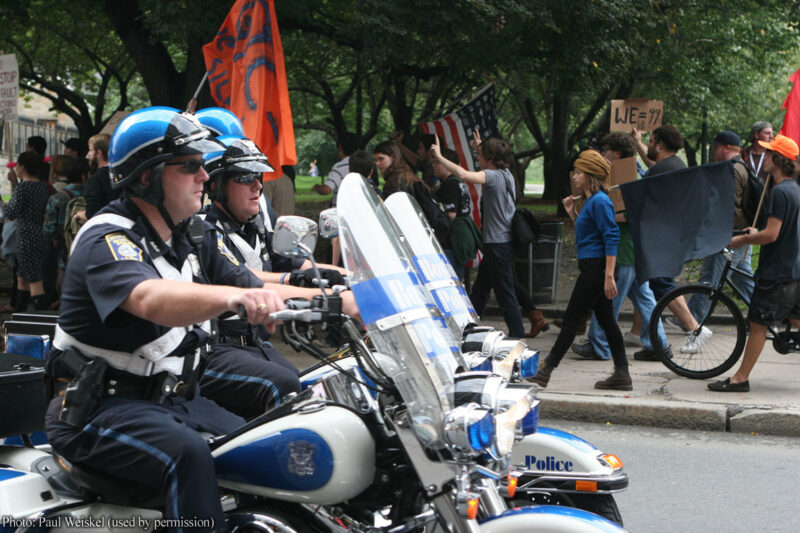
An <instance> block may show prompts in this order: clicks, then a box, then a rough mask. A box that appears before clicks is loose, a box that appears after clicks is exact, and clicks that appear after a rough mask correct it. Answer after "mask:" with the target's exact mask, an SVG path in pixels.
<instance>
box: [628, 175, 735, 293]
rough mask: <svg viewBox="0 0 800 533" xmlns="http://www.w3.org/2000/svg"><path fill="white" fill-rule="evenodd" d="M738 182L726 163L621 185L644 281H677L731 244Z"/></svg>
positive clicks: (639, 273)
mask: <svg viewBox="0 0 800 533" xmlns="http://www.w3.org/2000/svg"><path fill="white" fill-rule="evenodd" d="M734 179H735V178H734V175H733V165H732V164H731V163H730V162H729V161H725V162H722V163H714V164H710V165H703V166H699V167H692V168H687V169H683V170H677V171H674V172H668V173H665V174H659V175H658V176H654V177H652V178H645V179H641V180H636V181H631V182H628V183H623V184H622V185H620V189H621V191H622V198H623V200H624V201H625V209H626V212H625V216H626V217H627V219H628V223H629V225H630V229H631V235H632V236H633V246H634V250H635V253H636V277H637V278H638V279H639V281H640V282H644V281H647V280H650V279H653V278H662V277H663V278H672V277H675V276H677V275H678V274H680V272H681V269H682V268H683V264H684V263H685V262H686V261H688V260H689V259H696V258H702V257H706V256H709V255H711V254H714V253H716V252H719V251H720V250H722V249H723V248H724V247H725V245H726V244H728V242H730V240H731V235H732V233H733V203H734V192H735V184H734Z"/></svg>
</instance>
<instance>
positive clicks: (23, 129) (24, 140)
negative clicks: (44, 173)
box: [0, 120, 78, 160]
mask: <svg viewBox="0 0 800 533" xmlns="http://www.w3.org/2000/svg"><path fill="white" fill-rule="evenodd" d="M2 135H3V143H2V145H0V146H2V157H3V158H5V159H8V158H11V159H12V160H14V159H16V157H17V156H18V155H19V154H20V153H22V152H24V151H25V147H26V145H27V144H28V137H33V136H34V135H39V136H40V137H44V140H45V141H47V152H45V155H54V154H60V153H63V151H64V147H63V145H62V144H61V141H66V140H67V139H69V138H70V137H77V136H78V130H77V129H75V128H67V127H64V126H58V125H53V126H50V125H44V124H34V123H32V122H27V121H25V120H13V121H9V122H6V123H5V126H4V127H3V134H2Z"/></svg>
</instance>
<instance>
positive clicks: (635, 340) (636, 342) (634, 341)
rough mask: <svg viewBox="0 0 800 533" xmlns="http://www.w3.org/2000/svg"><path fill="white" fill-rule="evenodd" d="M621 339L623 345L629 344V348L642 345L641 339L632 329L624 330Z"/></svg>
mask: <svg viewBox="0 0 800 533" xmlns="http://www.w3.org/2000/svg"><path fill="white" fill-rule="evenodd" d="M622 339H623V340H624V341H625V346H629V347H631V348H641V347H642V339H640V338H639V335H636V334H635V333H634V332H632V331H626V332H625V335H623V336H622Z"/></svg>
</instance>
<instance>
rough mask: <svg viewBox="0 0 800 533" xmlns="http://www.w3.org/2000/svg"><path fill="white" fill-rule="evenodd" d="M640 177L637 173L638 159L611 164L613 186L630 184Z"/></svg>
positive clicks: (630, 158)
mask: <svg viewBox="0 0 800 533" xmlns="http://www.w3.org/2000/svg"><path fill="white" fill-rule="evenodd" d="M638 177H639V174H638V173H637V172H636V157H626V158H625V159H615V160H614V161H612V162H611V180H610V181H611V186H612V187H613V186H614V185H619V184H620V183H628V182H629V181H633V180H635V179H637V178H638Z"/></svg>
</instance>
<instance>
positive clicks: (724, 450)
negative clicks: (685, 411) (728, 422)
mask: <svg viewBox="0 0 800 533" xmlns="http://www.w3.org/2000/svg"><path fill="white" fill-rule="evenodd" d="M541 424H542V425H544V426H552V427H556V428H558V429H562V430H565V431H569V432H571V433H574V434H576V435H578V436H580V437H582V438H584V439H586V440H588V441H589V442H591V443H592V444H594V445H595V446H597V447H598V448H600V449H601V450H603V451H605V452H609V453H615V454H617V455H618V456H619V457H620V458H621V459H622V461H623V462H624V465H625V470H626V472H627V473H628V476H629V477H630V486H629V487H628V489H626V490H625V491H623V492H621V493H618V494H617V495H616V500H617V505H618V506H619V508H620V511H621V513H622V518H623V520H624V522H625V527H626V528H627V529H629V530H630V531H634V532H693V531H697V532H703V533H715V532H723V531H724V532H726V533H731V532H748V533H750V532H754V531H759V532H766V531H780V532H784V531H785V532H794V531H798V530H799V529H800V521H798V515H799V514H800V497H798V494H797V490H798V483H797V481H798V479H800V440H798V439H796V438H790V437H771V436H764V435H743V434H732V433H720V432H709V433H705V432H697V431H683V430H671V429H661V428H649V427H637V426H621V425H620V426H611V425H599V424H581V423H573V422H554V421H542V422H541Z"/></svg>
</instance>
